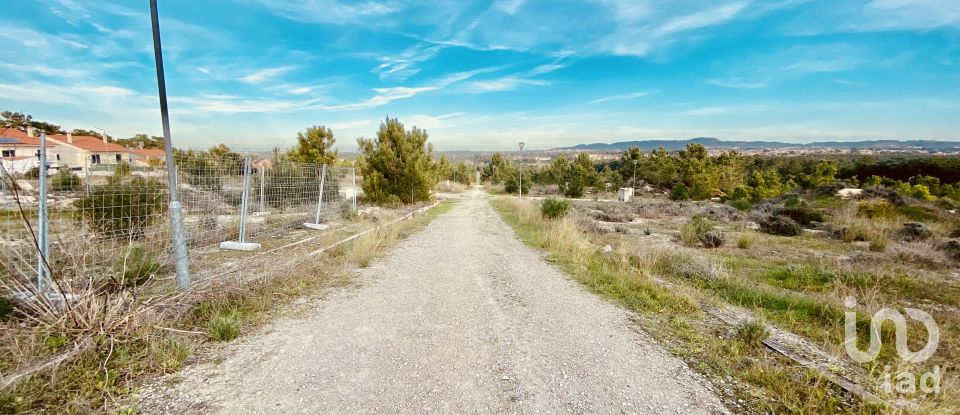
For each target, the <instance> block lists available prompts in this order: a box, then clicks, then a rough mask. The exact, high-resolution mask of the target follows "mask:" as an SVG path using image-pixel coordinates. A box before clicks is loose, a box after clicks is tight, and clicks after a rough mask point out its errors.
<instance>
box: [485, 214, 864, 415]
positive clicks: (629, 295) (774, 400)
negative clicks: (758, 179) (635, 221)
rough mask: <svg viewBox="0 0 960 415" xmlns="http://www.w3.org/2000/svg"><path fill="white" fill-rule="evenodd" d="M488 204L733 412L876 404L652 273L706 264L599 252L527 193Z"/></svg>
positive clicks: (573, 221)
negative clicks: (728, 322)
mask: <svg viewBox="0 0 960 415" xmlns="http://www.w3.org/2000/svg"><path fill="white" fill-rule="evenodd" d="M492 204H493V206H494V208H495V209H496V210H497V211H498V212H499V213H500V215H501V217H502V218H503V220H504V221H505V222H506V223H508V224H509V225H510V226H511V227H513V229H514V230H515V232H516V234H517V236H518V237H519V238H520V239H521V240H522V241H524V242H525V243H527V244H529V245H531V246H534V247H537V248H541V249H543V250H545V251H546V252H547V254H548V256H547V258H548V260H550V261H552V262H554V263H557V264H558V265H559V266H561V267H562V268H563V269H564V270H565V271H567V273H568V274H570V275H571V276H572V277H573V278H575V279H576V280H577V281H579V282H580V283H582V284H584V286H586V287H587V288H588V289H590V290H591V291H593V292H595V293H597V294H599V295H602V296H603V297H605V298H607V299H610V300H612V301H616V302H618V303H620V304H622V305H623V306H624V307H626V308H628V309H630V310H632V311H635V312H636V313H637V314H636V316H637V321H638V322H639V323H640V324H641V325H642V326H643V327H645V328H646V329H647V331H648V332H649V333H650V334H651V335H653V336H654V337H655V338H657V339H658V340H659V341H660V342H661V343H662V344H664V345H665V346H666V347H668V348H669V349H670V350H671V351H672V352H673V353H674V354H676V355H677V356H679V357H681V358H683V359H684V360H685V361H687V363H688V364H689V365H690V366H691V367H693V368H695V369H697V370H699V371H701V372H702V373H704V374H706V375H707V376H708V377H709V378H710V379H712V380H713V381H714V383H715V385H717V386H718V391H719V393H720V394H721V395H722V396H723V398H724V399H725V401H726V402H727V404H728V405H729V406H730V407H731V409H733V410H735V411H736V412H744V413H758V414H759V413H798V414H800V413H816V414H840V413H843V414H851V413H853V414H873V413H880V412H881V411H882V409H881V408H878V407H875V406H870V405H866V404H863V403H862V402H859V401H857V400H855V399H852V398H850V397H849V396H847V395H846V394H844V393H843V392H842V391H840V390H838V389H837V388H835V387H834V386H833V385H832V384H830V383H829V382H828V381H826V380H825V379H823V378H821V377H820V376H819V375H818V374H816V373H814V372H811V371H809V370H807V369H804V368H802V367H798V365H796V364H795V363H794V362H792V361H788V360H786V359H785V358H783V357H781V356H780V355H778V354H776V353H773V352H770V351H768V350H767V349H765V348H763V347H759V346H758V344H759V342H760V341H762V337H763V336H765V334H764V333H762V332H761V331H760V330H758V329H757V328H756V327H748V326H744V327H741V328H740V329H738V330H730V329H729V328H727V327H726V326H725V325H723V324H722V323H720V322H719V321H717V320H715V319H713V318H711V317H710V316H708V315H706V314H705V313H703V312H701V310H700V307H699V306H698V304H699V303H700V302H702V301H712V300H713V298H714V297H713V296H712V295H711V294H710V293H706V292H704V291H703V290H701V289H699V288H697V287H696V286H688V285H683V284H676V285H674V286H673V287H671V288H669V289H668V288H665V287H664V286H662V285H660V284H656V283H654V281H653V280H652V278H653V277H655V276H658V275H660V272H661V271H663V270H665V269H666V267H667V266H668V265H669V266H670V267H673V268H674V269H676V270H677V272H679V273H684V274H691V273H700V274H699V275H704V276H705V277H709V274H710V270H709V269H701V270H689V269H682V270H681V269H679V268H677V265H678V264H676V263H675V262H672V263H671V260H676V258H672V257H670V255H669V254H668V253H664V252H661V251H658V250H654V249H650V250H642V251H640V252H639V253H637V252H633V251H631V250H628V249H623V248H622V246H623V245H616V246H614V247H613V250H612V252H609V253H603V252H602V250H600V249H599V248H598V247H597V246H596V245H594V244H592V243H591V241H590V236H589V235H588V234H586V233H585V232H583V231H582V230H581V229H580V228H579V227H578V220H577V218H575V217H570V216H568V217H565V218H561V219H557V220H547V219H543V218H542V217H541V216H540V212H539V210H538V207H537V205H536V204H535V203H533V202H530V201H523V202H521V201H517V200H515V199H497V200H494V201H492ZM604 242H607V241H604ZM614 243H615V241H614ZM716 290H717V291H719V292H722V293H725V295H726V296H729V297H730V298H740V299H741V300H743V301H744V302H751V301H770V303H771V304H774V303H776V304H777V306H778V307H780V308H782V309H784V310H789V311H790V312H793V310H794V309H802V310H805V311H804V312H809V313H810V315H811V316H814V317H816V316H819V315H827V316H832V313H833V310H824V309H820V308H818V307H816V306H814V305H809V304H802V303H784V302H782V301H781V300H780V299H779V298H776V297H770V298H756V296H755V294H754V293H752V292H749V291H747V290H743V289H742V287H736V286H718V287H716ZM711 291H712V290H711ZM751 296H753V297H751ZM748 297H750V298H748ZM800 306H805V307H800Z"/></svg>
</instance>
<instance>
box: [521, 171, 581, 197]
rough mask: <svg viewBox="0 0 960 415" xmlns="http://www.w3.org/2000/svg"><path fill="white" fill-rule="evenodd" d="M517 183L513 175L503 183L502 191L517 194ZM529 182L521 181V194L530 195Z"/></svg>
mask: <svg viewBox="0 0 960 415" xmlns="http://www.w3.org/2000/svg"><path fill="white" fill-rule="evenodd" d="M518 182H519V176H515V175H514V176H510V178H508V179H507V181H506V182H504V183H503V191H504V192H506V193H517V188H518V187H519V186H518ZM530 182H531V180H524V181H523V194H529V193H530V186H531V183H530ZM581 195H582V194H581ZM581 195H578V196H575V197H580V196H581Z"/></svg>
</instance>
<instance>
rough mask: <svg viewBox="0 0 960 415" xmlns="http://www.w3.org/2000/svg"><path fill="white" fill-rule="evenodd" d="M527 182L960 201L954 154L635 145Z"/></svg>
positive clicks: (503, 179) (497, 178)
mask: <svg viewBox="0 0 960 415" xmlns="http://www.w3.org/2000/svg"><path fill="white" fill-rule="evenodd" d="M523 172H524V173H523V177H524V191H527V182H528V181H529V182H532V183H533V184H538V185H556V186H557V187H558V189H559V191H560V192H561V193H562V194H564V195H565V196H567V197H582V196H583V195H584V193H585V191H587V190H588V189H590V190H592V191H593V192H595V193H599V192H602V191H605V190H613V189H616V188H619V187H622V186H633V187H640V186H643V185H648V186H651V187H653V188H654V189H656V190H660V191H666V192H669V195H670V197H671V198H672V199H674V200H704V199H709V198H715V197H716V198H720V199H722V200H726V201H738V203H739V204H740V205H749V204H753V203H757V202H759V201H760V200H763V199H766V198H770V197H776V196H780V195H783V194H786V193H791V192H796V191H801V190H811V189H816V188H819V187H823V186H854V187H859V186H862V187H871V186H872V187H878V186H886V187H890V188H894V189H897V190H898V191H900V192H901V193H904V194H907V195H909V196H912V197H915V198H918V199H925V200H935V199H937V198H950V199H953V200H960V157H950V156H888V157H875V156H869V155H868V156H857V155H851V156H812V155H810V156H789V157H785V156H766V155H749V156H747V155H743V154H740V153H739V152H737V151H734V150H730V151H725V152H722V153H720V154H716V155H710V154H709V152H708V151H707V149H706V148H705V147H704V146H703V145H701V144H697V143H691V144H688V145H687V146H686V147H685V148H684V149H682V150H680V151H677V152H668V151H667V150H665V149H664V148H663V147H660V148H658V149H655V150H652V151H650V152H643V151H641V150H640V149H639V148H637V147H634V148H631V149H629V150H627V151H624V152H623V153H622V154H621V156H620V157H619V159H617V160H612V161H604V162H594V161H593V160H591V159H590V157H589V155H588V154H586V153H579V154H577V155H576V156H573V157H572V159H571V157H570V156H568V155H566V154H561V155H559V156H557V157H555V158H554V159H553V160H552V162H551V163H550V164H549V165H546V166H524V168H523ZM518 178H519V169H518V167H517V166H516V165H515V164H514V163H513V161H511V160H509V159H508V158H506V157H504V156H503V154H501V153H496V154H494V155H493V156H492V158H491V160H490V163H489V164H487V165H486V167H484V169H483V179H484V180H485V181H489V182H491V183H494V184H504V186H505V190H507V191H509V192H516V191H517V185H516V181H517V179H518Z"/></svg>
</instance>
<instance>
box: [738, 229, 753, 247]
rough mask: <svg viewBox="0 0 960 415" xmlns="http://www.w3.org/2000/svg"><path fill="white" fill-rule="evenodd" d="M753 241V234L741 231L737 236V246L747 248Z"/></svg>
mask: <svg viewBox="0 0 960 415" xmlns="http://www.w3.org/2000/svg"><path fill="white" fill-rule="evenodd" d="M753 242H754V238H753V235H751V234H749V233H741V234H740V236H738V237H737V248H740V249H749V248H750V247H752V246H753Z"/></svg>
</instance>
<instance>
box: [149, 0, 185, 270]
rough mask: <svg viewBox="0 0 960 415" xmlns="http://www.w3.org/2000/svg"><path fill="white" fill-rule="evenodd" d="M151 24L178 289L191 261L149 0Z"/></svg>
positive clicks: (153, 10)
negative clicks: (178, 191)
mask: <svg viewBox="0 0 960 415" xmlns="http://www.w3.org/2000/svg"><path fill="white" fill-rule="evenodd" d="M150 22H151V25H152V27H153V55H154V60H155V62H156V64H157V94H158V95H159V97H160V120H161V122H162V124H163V147H164V150H165V152H166V156H167V185H168V186H169V188H170V189H169V190H170V236H171V239H172V242H173V260H174V265H175V268H176V270H177V286H178V287H180V288H181V289H183V288H187V287H189V286H190V258H189V257H188V256H187V238H186V234H185V233H186V232H185V230H184V228H183V206H182V205H180V198H179V196H178V195H177V165H176V164H175V161H174V159H173V140H172V139H171V138H170V112H169V110H168V109H167V83H166V80H165V79H164V75H163V50H162V48H161V46H160V17H159V15H158V14H157V0H150Z"/></svg>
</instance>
